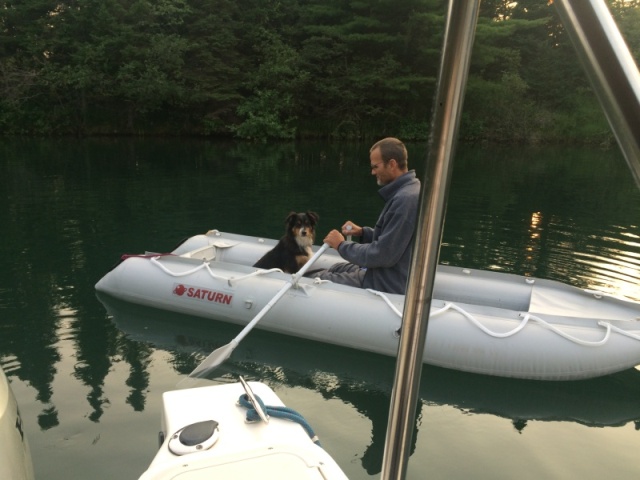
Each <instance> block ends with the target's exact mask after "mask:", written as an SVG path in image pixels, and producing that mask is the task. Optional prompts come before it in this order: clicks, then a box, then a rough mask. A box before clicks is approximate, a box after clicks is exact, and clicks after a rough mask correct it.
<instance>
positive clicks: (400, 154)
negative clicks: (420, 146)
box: [369, 137, 409, 170]
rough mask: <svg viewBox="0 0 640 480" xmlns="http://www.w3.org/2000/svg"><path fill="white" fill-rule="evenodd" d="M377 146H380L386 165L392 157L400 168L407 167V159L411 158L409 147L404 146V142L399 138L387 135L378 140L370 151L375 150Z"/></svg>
mask: <svg viewBox="0 0 640 480" xmlns="http://www.w3.org/2000/svg"><path fill="white" fill-rule="evenodd" d="M376 148H380V155H381V156H382V161H383V162H384V163H385V165H386V164H387V163H389V161H390V160H391V159H394V160H395V161H396V163H397V164H398V168H400V170H404V169H405V168H407V160H408V159H409V155H408V154H407V148H406V147H405V146H404V143H402V142H401V141H400V140H398V139H397V138H394V137H387V138H383V139H382V140H379V141H377V142H376V143H374V144H373V146H372V147H371V148H370V149H369V153H371V152H373V151H374V150H375V149H376Z"/></svg>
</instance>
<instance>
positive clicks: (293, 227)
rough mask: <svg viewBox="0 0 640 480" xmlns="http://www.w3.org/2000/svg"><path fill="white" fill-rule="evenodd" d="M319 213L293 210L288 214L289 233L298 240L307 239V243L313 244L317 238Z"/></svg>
mask: <svg viewBox="0 0 640 480" xmlns="http://www.w3.org/2000/svg"><path fill="white" fill-rule="evenodd" d="M318 218H319V217H318V214H317V213H315V212H309V211H307V212H304V213H296V212H291V213H290V214H289V215H288V216H287V220H286V222H285V223H286V225H287V234H289V235H290V236H292V237H293V238H295V239H296V240H305V243H307V242H308V243H309V245H313V242H314V241H315V238H316V225H317V224H318Z"/></svg>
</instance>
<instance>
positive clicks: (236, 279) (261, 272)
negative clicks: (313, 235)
mask: <svg viewBox="0 0 640 480" xmlns="http://www.w3.org/2000/svg"><path fill="white" fill-rule="evenodd" d="M158 258H160V256H158V257H152V258H151V263H153V264H154V265H156V266H158V267H160V269H161V270H162V271H163V272H165V273H166V274H167V275H171V276H172V277H186V276H187V275H191V274H193V273H196V272H197V271H199V270H202V269H203V268H204V269H206V270H207V272H209V275H210V276H211V278H215V279H216V280H222V281H225V282H227V283H228V284H229V286H233V284H234V283H236V282H240V281H242V280H246V279H247V278H251V277H255V276H259V275H266V274H269V273H274V272H279V273H283V272H282V270H280V269H279V268H272V269H269V270H256V271H255V272H252V273H248V274H246V275H243V276H241V277H223V276H222V275H216V274H215V273H213V270H211V267H210V266H209V262H202V264H201V265H198V266H197V267H195V268H192V269H191V270H187V271H186V272H180V273H177V272H172V271H171V270H169V269H168V268H167V267H165V266H164V265H162V263H160V262H159V261H158Z"/></svg>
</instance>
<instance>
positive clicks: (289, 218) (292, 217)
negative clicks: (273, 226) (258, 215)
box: [284, 212, 298, 225]
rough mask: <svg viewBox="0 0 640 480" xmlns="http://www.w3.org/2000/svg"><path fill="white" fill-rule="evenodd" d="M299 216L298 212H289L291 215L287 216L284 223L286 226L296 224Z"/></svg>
mask: <svg viewBox="0 0 640 480" xmlns="http://www.w3.org/2000/svg"><path fill="white" fill-rule="evenodd" d="M297 216H298V214H297V213H296V212H289V215H287V218H286V220H285V221H284V223H285V225H290V224H292V223H294V222H295V219H296V217H297Z"/></svg>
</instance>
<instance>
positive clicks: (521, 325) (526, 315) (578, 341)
mask: <svg viewBox="0 0 640 480" xmlns="http://www.w3.org/2000/svg"><path fill="white" fill-rule="evenodd" d="M158 258H160V256H157V257H152V258H151V262H152V263H153V264H154V265H156V266H158V267H159V268H160V269H161V270H162V271H163V272H165V273H166V274H167V275H171V276H172V277H185V276H187V275H191V274H193V273H196V272H197V271H199V270H202V269H203V268H204V269H206V270H207V272H208V273H209V275H211V277H212V278H215V279H217V280H223V281H225V282H227V283H228V284H229V285H230V286H232V285H233V283H235V282H240V281H242V280H245V279H247V278H251V277H255V276H259V275H267V274H269V273H275V272H278V273H283V272H282V270H280V269H279V268H272V269H269V270H256V271H255V272H252V273H249V274H247V275H243V276H241V277H237V278H235V277H228V278H227V277H223V276H221V275H216V274H215V273H213V271H212V270H211V267H210V266H209V262H203V263H202V264H201V265H198V266H197V267H195V268H192V269H191V270H187V271H185V272H180V273H177V272H172V271H171V270H169V269H168V268H167V267H165V266H164V265H162V263H160V262H159V261H158ZM327 282H329V283H331V281H330V280H320V279H319V278H315V279H314V283H315V284H321V283H327ZM366 290H367V291H368V292H369V293H372V294H373V295H376V296H378V297H380V298H381V299H382V300H383V301H384V302H385V303H386V304H387V306H388V307H389V308H390V309H391V310H392V311H393V313H395V314H396V316H398V317H400V318H402V312H401V311H400V310H398V309H397V308H396V306H395V305H394V304H393V303H392V302H391V300H389V297H388V296H387V295H385V294H384V293H383V292H380V291H378V290H373V289H371V288H367V289H366ZM448 310H454V311H456V312H458V313H459V314H460V315H462V316H463V317H465V318H466V319H467V320H469V321H470V322H471V323H473V324H474V325H475V326H476V327H478V328H479V329H480V330H482V331H483V332H484V333H486V334H487V335H489V336H492V337H495V338H507V337H511V336H513V335H515V334H516V333H518V332H519V331H520V330H522V329H523V328H524V327H525V326H526V325H527V323H528V322H529V320H533V321H535V322H536V323H538V324H540V325H542V326H543V327H545V328H547V329H549V330H551V331H552V332H554V333H556V334H558V335H560V336H561V337H563V338H565V339H567V340H569V341H571V342H574V343H576V344H578V345H583V346H586V347H599V346H601V345H604V344H605V343H607V341H608V340H609V338H610V337H611V331H614V332H616V333H619V334H621V335H625V336H627V337H629V338H633V339H634V340H638V341H640V335H637V334H634V333H631V332H628V331H626V330H623V329H621V328H618V327H616V326H615V325H612V324H611V323H608V322H604V321H599V322H598V325H600V326H601V327H605V328H606V332H605V335H604V337H603V338H602V340H598V341H593V342H592V341H588V340H582V339H579V338H577V337H574V336H572V335H569V334H568V333H566V332H563V331H562V330H561V329H559V328H558V327H556V326H554V325H552V324H550V323H549V322H547V321H545V320H543V319H542V318H540V317H536V316H535V315H531V314H530V313H520V316H521V317H522V321H521V322H520V323H519V324H518V326H517V327H515V328H514V329H512V330H510V331H508V332H503V333H500V332H494V331H492V330H490V329H488V328H487V327H485V326H484V325H483V324H482V323H481V322H480V321H479V320H478V319H476V318H475V317H474V316H473V315H471V314H470V313H469V312H467V311H466V310H464V309H463V308H462V307H459V306H458V305H456V304H454V303H451V302H446V303H445V304H444V306H443V307H442V308H440V309H439V310H436V311H435V312H432V313H431V317H436V316H438V315H441V314H443V313H445V312H447V311H448Z"/></svg>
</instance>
